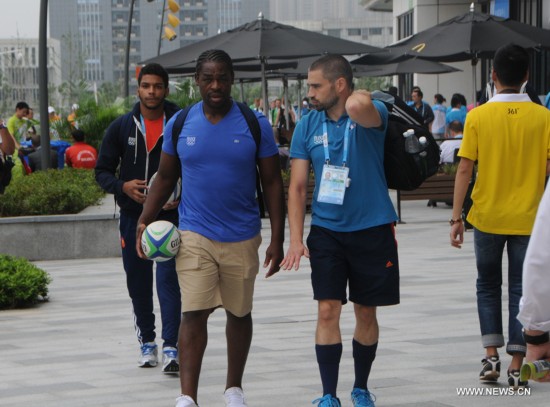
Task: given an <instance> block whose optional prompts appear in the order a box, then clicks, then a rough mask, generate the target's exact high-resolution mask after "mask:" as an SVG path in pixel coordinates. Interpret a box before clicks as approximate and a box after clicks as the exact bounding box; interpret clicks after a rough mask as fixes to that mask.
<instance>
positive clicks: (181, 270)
mask: <svg viewBox="0 0 550 407" xmlns="http://www.w3.org/2000/svg"><path fill="white" fill-rule="evenodd" d="M180 235H181V246H180V250H179V252H178V255H177V257H176V271H177V273H178V281H179V285H180V289H181V305H182V312H188V311H199V310H206V309H213V308H217V307H220V306H221V307H223V308H225V309H226V310H227V311H229V312H231V313H232V314H233V315H235V316H237V317H243V316H245V315H246V314H248V313H249V312H251V311H252V297H253V295H254V282H255V280H256V275H257V274H258V270H259V268H260V260H259V256H258V249H259V247H260V243H261V242H262V237H261V235H260V234H258V235H257V236H256V237H254V238H252V239H250V240H245V241H242V242H231V243H224V242H216V241H214V240H210V239H208V238H206V237H204V236H202V235H200V234H198V233H194V232H191V231H187V230H186V231H180Z"/></svg>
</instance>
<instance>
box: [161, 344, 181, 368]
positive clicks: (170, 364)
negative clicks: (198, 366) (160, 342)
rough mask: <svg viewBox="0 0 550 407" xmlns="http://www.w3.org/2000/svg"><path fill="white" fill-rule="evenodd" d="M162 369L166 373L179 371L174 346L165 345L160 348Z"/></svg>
mask: <svg viewBox="0 0 550 407" xmlns="http://www.w3.org/2000/svg"><path fill="white" fill-rule="evenodd" d="M162 371H163V373H166V374H171V373H178V372H179V371H180V365H179V362H178V350H177V349H176V348H174V347H172V346H165V347H164V348H163V349H162Z"/></svg>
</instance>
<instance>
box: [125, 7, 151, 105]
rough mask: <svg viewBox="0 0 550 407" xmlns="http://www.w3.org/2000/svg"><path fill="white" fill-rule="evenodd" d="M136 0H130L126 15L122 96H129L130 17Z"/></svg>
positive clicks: (132, 15) (132, 16) (131, 17)
mask: <svg viewBox="0 0 550 407" xmlns="http://www.w3.org/2000/svg"><path fill="white" fill-rule="evenodd" d="M153 1H155V0H147V3H152V2H153ZM135 3H136V0H130V12H129V15H128V30H127V33H126V55H125V59H124V97H126V98H128V97H129V96H130V91H129V85H130V84H129V82H130V72H129V71H130V38H131V34H132V19H133V18H134V5H135Z"/></svg>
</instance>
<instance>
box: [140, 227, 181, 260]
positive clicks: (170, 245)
mask: <svg viewBox="0 0 550 407" xmlns="http://www.w3.org/2000/svg"><path fill="white" fill-rule="evenodd" d="M180 244H181V239H180V234H179V232H178V228H177V227H176V226H175V225H174V224H173V223H171V222H168V221H165V220H158V221H156V222H153V223H151V224H150V225H148V226H147V227H146V228H145V230H144V231H143V234H142V235H141V249H142V250H143V253H144V254H145V256H147V258H148V259H149V260H153V261H160V262H162V261H168V260H170V259H172V258H173V257H174V256H175V255H176V254H178V250H179V248H180Z"/></svg>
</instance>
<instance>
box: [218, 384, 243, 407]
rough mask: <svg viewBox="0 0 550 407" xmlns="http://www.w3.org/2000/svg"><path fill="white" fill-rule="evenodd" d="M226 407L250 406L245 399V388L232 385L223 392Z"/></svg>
mask: <svg viewBox="0 0 550 407" xmlns="http://www.w3.org/2000/svg"><path fill="white" fill-rule="evenodd" d="M223 398H224V399H225V406H226V407H248V406H247V404H246V401H245V399H244V393H243V389H241V388H240V387H230V388H229V389H227V390H226V391H225V393H223Z"/></svg>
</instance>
